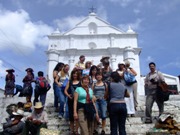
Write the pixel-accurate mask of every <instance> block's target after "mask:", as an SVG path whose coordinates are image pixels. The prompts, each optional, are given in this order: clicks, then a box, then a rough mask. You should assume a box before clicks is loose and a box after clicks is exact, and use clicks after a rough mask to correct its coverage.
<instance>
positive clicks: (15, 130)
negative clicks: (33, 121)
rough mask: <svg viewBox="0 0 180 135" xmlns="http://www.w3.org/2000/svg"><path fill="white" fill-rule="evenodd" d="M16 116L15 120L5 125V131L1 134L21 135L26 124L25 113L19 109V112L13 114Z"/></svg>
mask: <svg viewBox="0 0 180 135" xmlns="http://www.w3.org/2000/svg"><path fill="white" fill-rule="evenodd" d="M12 114H13V115H14V118H13V119H11V120H8V121H7V123H4V124H3V129H4V131H3V132H2V133H1V134H2V135H17V134H18V135H21V134H22V131H23V128H24V124H25V123H24V122H23V120H22V118H23V116H24V111H23V110H20V109H18V110H17V112H13V113H12Z"/></svg>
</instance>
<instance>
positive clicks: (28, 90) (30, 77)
mask: <svg viewBox="0 0 180 135" xmlns="http://www.w3.org/2000/svg"><path fill="white" fill-rule="evenodd" d="M25 71H26V72H27V75H26V76H25V77H24V79H23V83H24V84H23V94H24V96H25V97H26V100H27V98H29V99H30V100H31V97H32V93H33V87H32V82H34V73H33V69H32V68H27V69H26V70H25Z"/></svg>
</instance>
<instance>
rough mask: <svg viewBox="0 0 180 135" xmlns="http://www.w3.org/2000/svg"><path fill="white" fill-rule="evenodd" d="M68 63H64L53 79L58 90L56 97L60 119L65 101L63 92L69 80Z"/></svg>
mask: <svg viewBox="0 0 180 135" xmlns="http://www.w3.org/2000/svg"><path fill="white" fill-rule="evenodd" d="M68 71H69V65H68V64H65V65H64V67H63V68H62V70H61V71H60V72H59V73H58V76H57V77H56V79H55V83H56V84H57V85H58V86H59V87H58V88H59V90H58V92H59V93H58V98H59V101H60V108H59V118H60V119H62V117H63V115H64V104H65V101H66V98H65V94H64V89H65V87H66V84H67V83H68V80H69V73H68Z"/></svg>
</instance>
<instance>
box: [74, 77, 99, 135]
mask: <svg viewBox="0 0 180 135" xmlns="http://www.w3.org/2000/svg"><path fill="white" fill-rule="evenodd" d="M89 82H90V79H89V76H87V75H85V76H83V77H82V81H81V85H82V86H81V87H78V88H76V90H75V92H74V119H75V120H78V122H79V126H80V129H81V135H93V131H94V126H93V123H94V116H95V115H96V118H97V119H98V118H99V116H98V112H97V110H96V105H95V103H94V100H92V99H93V91H92V89H91V88H89Z"/></svg>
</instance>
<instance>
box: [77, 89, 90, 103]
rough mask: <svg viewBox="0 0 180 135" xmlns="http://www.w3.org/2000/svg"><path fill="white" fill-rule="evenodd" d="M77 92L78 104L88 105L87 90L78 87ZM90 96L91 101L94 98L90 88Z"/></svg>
mask: <svg viewBox="0 0 180 135" xmlns="http://www.w3.org/2000/svg"><path fill="white" fill-rule="evenodd" d="M75 92H77V93H78V102H80V103H83V104H85V103H86V95H87V94H86V90H85V89H83V88H82V87H77V88H76V90H75ZM89 95H90V99H92V97H93V91H92V89H91V88H89Z"/></svg>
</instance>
